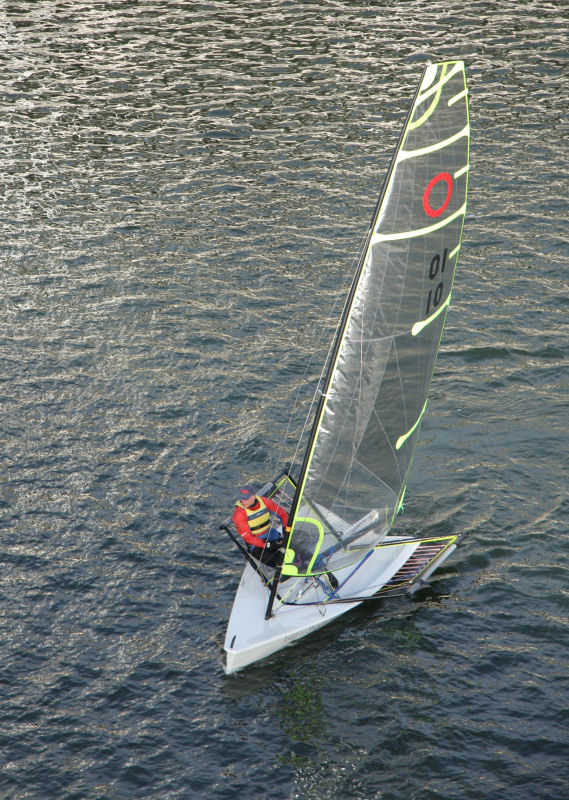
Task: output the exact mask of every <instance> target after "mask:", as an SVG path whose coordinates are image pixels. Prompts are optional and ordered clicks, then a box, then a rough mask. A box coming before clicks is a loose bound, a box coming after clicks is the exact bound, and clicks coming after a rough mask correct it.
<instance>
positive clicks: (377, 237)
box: [370, 202, 466, 245]
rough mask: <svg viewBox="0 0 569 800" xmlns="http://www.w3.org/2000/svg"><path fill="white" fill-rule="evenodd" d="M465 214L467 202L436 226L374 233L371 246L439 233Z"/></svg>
mask: <svg viewBox="0 0 569 800" xmlns="http://www.w3.org/2000/svg"><path fill="white" fill-rule="evenodd" d="M465 214H466V202H464V203H463V205H462V206H461V207H460V208H459V209H458V211H455V212H454V214H450V216H448V217H446V218H445V219H443V220H441V221H440V222H436V223H435V224H434V225H429V226H428V227H427V228H419V229H417V230H415V231H402V232H401V233H374V235H373V236H372V238H371V242H370V245H372V244H376V242H393V241H396V240H397V239H412V238H413V237H414V236H423V235H426V234H428V233H432V232H433V231H437V230H439V228H444V226H445V225H448V224H449V222H452V221H453V219H456V218H457V217H460V216H464V215H465Z"/></svg>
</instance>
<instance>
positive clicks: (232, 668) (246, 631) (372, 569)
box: [225, 537, 454, 674]
mask: <svg viewBox="0 0 569 800" xmlns="http://www.w3.org/2000/svg"><path fill="white" fill-rule="evenodd" d="M390 541H392V542H393V544H394V546H393V547H382V548H379V549H377V550H374V551H372V553H371V554H370V555H369V556H368V557H367V558H366V560H365V561H364V562H363V563H362V564H361V565H360V566H359V567H357V568H356V567H354V566H350V567H346V568H344V569H343V570H338V571H337V572H335V573H334V574H335V577H336V579H337V580H338V582H339V584H340V586H339V589H338V590H337V593H336V594H334V595H333V596H332V598H330V597H329V593H330V592H331V589H330V587H329V586H328V584H327V582H326V580H325V579H323V580H321V581H318V582H316V581H314V580H313V579H305V580H303V579H296V578H290V579H289V580H287V581H285V582H284V583H282V584H281V585H280V587H279V594H280V596H281V598H282V599H283V600H284V601H285V603H282V602H281V603H279V602H278V601H277V602H275V605H274V609H273V614H272V616H271V617H270V618H269V619H268V620H267V619H265V612H266V608H267V603H268V599H269V590H268V588H267V587H266V585H265V584H264V582H263V580H262V579H261V577H260V576H259V575H258V574H257V572H255V570H254V569H253V568H252V567H251V566H250V565H249V564H247V566H246V567H245V570H244V572H243V575H242V577H241V582H240V584H239V587H238V589H237V594H236V596H235V601H234V603H233V609H232V611H231V616H230V619H229V624H228V627H227V635H226V637H225V653H226V668H225V671H226V673H227V674H230V673H233V672H236V671H237V670H240V669H243V667H246V666H248V665H249V664H253V663H254V662H256V661H260V660H261V659H263V658H267V656H270V655H272V654H273V653H276V652H278V651H279V650H282V649H283V648H284V647H288V646H289V645H291V644H293V643H294V642H296V641H298V640H299V639H301V638H303V637H304V636H306V635H307V634H309V633H312V632H313V631H315V630H317V629H318V628H322V627H323V626H324V625H327V624H328V623H330V622H332V621H333V620H335V619H337V618H338V617H340V616H341V615H342V614H345V613H346V612H347V611H350V610H351V609H353V608H355V607H356V606H358V605H360V602H361V600H360V599H358V600H355V601H354V602H342V603H334V602H331V601H333V600H334V599H337V598H340V599H341V598H342V597H344V598H351V597H356V598H362V599H363V598H367V597H372V596H373V595H375V594H376V593H377V592H379V591H380V590H381V589H382V588H383V587H385V584H387V583H388V582H389V581H390V580H391V579H392V578H393V577H394V576H395V575H397V574H398V572H399V570H401V569H402V568H404V566H405V564H406V563H407V562H408V561H409V559H411V558H412V557H413V555H414V553H415V552H416V551H417V548H418V547H419V545H420V544H421V543H420V542H417V540H415V541H413V542H409V543H408V544H406V543H405V541H404V540H401V539H398V538H396V537H393V538H392V539H389V538H388V539H387V540H386V543H389V542H390ZM452 549H454V548H453V547H448V548H446V549H443V550H442V551H441V552H440V555H439V556H438V557H436V558H434V559H433V560H432V561H431V562H430V563H429V565H428V569H427V570H425V573H424V577H427V575H430V574H431V573H432V572H433V571H434V570H435V569H436V568H437V567H438V566H440V564H441V563H442V562H443V561H444V560H445V559H446V558H447V556H448V555H450V552H451V550H452ZM410 588H411V587H410ZM299 590H302V596H301V597H298V596H297V595H298V592H299ZM287 598H288V599H289V600H290V599H293V598H296V601H297V602H298V601H299V600H301V601H302V602H304V603H305V605H287V604H286V600H287ZM308 603H311V604H308Z"/></svg>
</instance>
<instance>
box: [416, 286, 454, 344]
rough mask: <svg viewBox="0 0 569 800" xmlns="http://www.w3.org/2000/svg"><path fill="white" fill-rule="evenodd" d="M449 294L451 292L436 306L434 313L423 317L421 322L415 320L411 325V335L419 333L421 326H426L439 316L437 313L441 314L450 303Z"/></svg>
mask: <svg viewBox="0 0 569 800" xmlns="http://www.w3.org/2000/svg"><path fill="white" fill-rule="evenodd" d="M450 296H451V292H449V293H448V295H447V298H446V300H445V301H444V303H442V305H441V306H440V307H439V308H437V310H436V311H435V313H434V314H431V316H430V317H427V319H424V320H422V321H421V322H416V323H415V324H414V325H413V327H412V328H411V333H412V335H413V336H417V334H419V333H421V331H422V330H423V328H426V327H427V325H430V324H431V322H433V321H434V320H435V319H436V318H437V317H438V316H439V314H441V313H442V312H443V311H444V309H445V308H446V307H447V306H448V305H450Z"/></svg>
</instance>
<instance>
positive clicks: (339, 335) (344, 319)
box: [265, 62, 430, 619]
mask: <svg viewBox="0 0 569 800" xmlns="http://www.w3.org/2000/svg"><path fill="white" fill-rule="evenodd" d="M429 65H430V62H429V63H427V64H426V65H425V67H424V69H423V74H422V76H421V80H420V81H419V83H418V85H417V89H416V90H415V94H414V96H413V101H412V103H411V105H410V107H409V110H408V112H407V115H406V118H405V124H404V125H403V129H402V131H401V134H400V136H399V140H398V142H397V146H396V147H395V150H394V152H393V156H392V158H391V163H390V165H389V169H388V171H387V175H386V177H385V180H384V182H383V186H382V188H381V192H380V194H379V197H378V200H377V203H376V206H375V209H374V212H373V215H372V219H371V223H370V226H369V230H368V233H367V236H366V240H365V243H364V246H363V248H362V251H361V254H360V258H359V261H358V265H357V267H356V271H355V274H354V278H353V280H352V284H351V287H350V291H349V293H348V297H347V298H346V302H345V304H344V309H343V311H342V316H341V318H340V324H339V325H338V329H337V331H336V337H335V341H334V347H333V350H332V355H331V358H330V363H329V365H328V370H327V374H326V380H325V382H324V389H323V391H322V392H321V395H320V399H319V401H318V407H317V409H316V414H315V417H314V422H313V424H312V429H311V431H310V436H309V439H308V444H307V446H306V450H305V452H304V458H303V462H302V466H301V469H300V474H299V478H298V482H297V485H296V490H295V493H294V497H293V501H292V505H291V509H290V513H289V524H288V526H287V528H286V532H285V533H286V536H285V539H284V542H283V545H284V551H285V552H286V549H287V548H288V545H289V542H290V537H291V533H292V527H293V525H294V518H295V515H296V512H297V509H298V505H299V502H300V498H301V497H302V494H303V491H304V483H305V478H306V473H307V471H308V467H309V464H310V457H311V454H312V449H313V446H314V442H315V440H316V436H317V434H318V429H319V427H320V422H321V419H322V414H323V411H324V406H325V402H326V396H327V394H328V389H329V387H330V383H331V380H332V375H333V372H334V368H335V366H336V361H337V358H338V353H339V351H340V347H341V345H342V339H343V337H344V332H345V330H346V326H347V323H348V319H349V315H350V310H351V307H352V303H353V300H354V295H355V293H356V289H357V286H358V283H359V280H360V276H361V273H362V269H363V267H364V264H365V260H366V256H367V253H368V249H369V246H370V242H371V238H372V236H373V232H374V230H375V226H376V222H377V218H378V216H379V212H380V210H381V207H382V204H383V199H384V197H385V193H386V191H387V187H388V186H389V181H390V179H391V175H392V173H393V170H394V167H395V164H396V160H397V154H398V152H399V150H400V148H401V146H402V143H403V140H404V138H405V134H406V132H407V127H408V125H409V121H410V119H411V115H412V114H413V110H414V108H415V103H416V100H417V97H418V95H419V92H420V90H421V86H422V84H423V79H424V77H425V73H426V71H427V69H428V67H429ZM283 561H284V553H283V554H281V558H280V559H279V563H278V565H277V567H276V570H275V577H274V579H273V583H272V587H271V593H270V596H269V602H268V604H267V610H266V613H265V619H269V618H270V617H271V615H272V610H273V605H274V601H275V598H276V594H277V589H278V585H279V581H280V579H281V575H282V568H283Z"/></svg>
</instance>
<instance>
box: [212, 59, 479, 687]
mask: <svg viewBox="0 0 569 800" xmlns="http://www.w3.org/2000/svg"><path fill="white" fill-rule="evenodd" d="M469 143H470V125H469V115H468V90H467V86H466V76H465V68H464V63H463V62H462V61H460V60H457V61H444V62H439V63H429V64H427V66H426V67H425V69H424V72H423V75H422V78H421V81H420V83H419V86H418V88H417V91H416V93H415V97H414V99H413V101H412V104H411V108H410V110H409V113H408V116H407V119H406V122H405V125H404V127H403V131H402V133H401V137H400V139H399V142H398V145H397V148H396V150H395V153H394V156H393V159H392V162H391V165H390V168H389V171H388V174H387V177H386V179H385V183H384V186H383V190H382V192H381V194H380V197H379V200H378V203H377V206H376V208H375V211H374V214H373V218H372V222H371V226H370V228H369V231H368V234H367V238H366V241H365V245H364V247H363V250H362V253H361V256H360V259H359V261H358V265H357V269H356V271H355V275H354V278H353V281H352V284H351V288H350V290H349V293H348V296H347V299H346V302H345V306H344V310H343V313H342V317H341V320H340V323H339V326H338V329H337V332H336V336H335V340H334V344H333V347H332V350H331V355H330V357H329V360H328V367H327V371H326V373H325V375H324V377H323V381H322V385H321V387H320V390H319V391H320V397H319V402H318V406H317V408H316V411H315V413H314V419H313V422H312V427H311V433H310V436H309V438H308V443H307V447H306V450H305V453H304V459H303V462H302V466H301V468H300V472H299V475H298V478H297V479H295V478H294V477H293V476H292V475H291V474H290V471H289V470H288V469H284V470H282V471H281V472H280V474H279V475H277V476H276V477H275V478H274V479H272V480H269V481H267V483H266V484H265V485H264V486H259V488H258V495H259V496H262V497H263V496H264V497H270V498H272V499H273V500H274V501H275V502H276V503H277V504H278V505H280V506H281V507H282V508H283V509H285V510H286V511H287V512H288V525H287V526H286V530H285V531H284V538H283V547H282V548H281V552H280V554H279V557H278V559H277V563H276V567H268V566H267V565H266V564H264V563H263V562H262V561H258V560H257V559H255V558H254V557H253V556H252V555H251V553H250V552H249V551H248V550H247V547H246V546H245V544H244V542H243V541H242V540H241V539H240V537H239V536H238V535H237V533H236V530H235V528H234V526H233V524H232V520H231V517H229V518H228V519H226V520H225V521H224V522H223V524H222V525H221V527H222V528H223V529H224V530H225V531H226V532H227V533H228V534H229V535H230V536H231V538H232V539H233V541H234V542H235V544H236V545H237V547H239V548H240V550H241V551H242V553H243V556H244V557H245V559H246V561H247V563H246V565H245V569H244V572H243V575H242V578H241V582H240V584H239V587H238V589H237V593H236V596H235V600H234V604H233V609H232V611H231V616H230V619H229V623H228V627H227V635H226V638H225V648H224V649H225V654H226V668H225V670H226V672H227V673H228V674H229V673H233V672H235V671H237V670H239V669H242V668H244V667H246V666H248V665H249V664H252V663H254V662H256V661H259V660H260V659H263V658H266V657H268V656H270V655H272V654H274V653H276V652H277V651H279V650H281V649H282V648H284V647H286V646H288V645H290V644H292V643H293V642H296V641H297V640H298V639H300V638H302V637H304V636H306V635H308V634H309V633H311V632H312V631H315V630H317V629H318V628H321V627H322V626H324V625H326V624H328V623H330V622H332V621H333V620H335V619H337V618H338V617H339V616H341V615H343V614H345V613H346V612H347V611H349V610H351V609H353V608H355V607H357V606H358V605H359V604H361V603H363V602H364V601H366V600H369V599H371V598H377V597H386V596H393V595H405V594H406V595H412V594H413V593H414V592H415V591H417V589H418V588H419V587H420V586H422V585H423V584H424V582H425V581H426V580H427V579H428V578H429V576H430V575H431V574H432V573H433V572H434V570H435V569H437V568H438V567H440V565H441V564H442V563H443V562H444V561H445V560H446V559H447V558H448V557H449V556H450V555H451V553H452V552H453V551H454V550H455V549H456V547H457V545H458V544H459V542H460V540H461V538H462V537H463V536H464V534H459V533H457V534H451V535H442V536H422V535H421V534H420V533H418V534H417V535H405V534H403V533H397V526H396V525H395V524H394V523H396V519H397V516H398V514H399V513H400V512H401V510H402V507H403V501H404V497H405V491H406V487H407V483H408V479H409V473H410V470H411V465H412V462H413V456H414V453H415V448H416V445H417V441H418V438H419V431H420V427H421V422H422V419H423V417H424V416H425V411H426V408H427V394H428V391H429V386H430V383H431V379H432V375H433V371H434V367H435V362H436V358H437V354H438V350H439V345H440V341H441V337H442V332H443V327H444V323H445V318H446V314H447V310H448V307H449V304H450V300H451V293H452V287H453V280H454V275H455V269H456V263H457V257H458V253H459V250H460V244H461V238H462V230H463V226H464V220H465V215H466V196H467V185H468V172H469Z"/></svg>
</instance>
